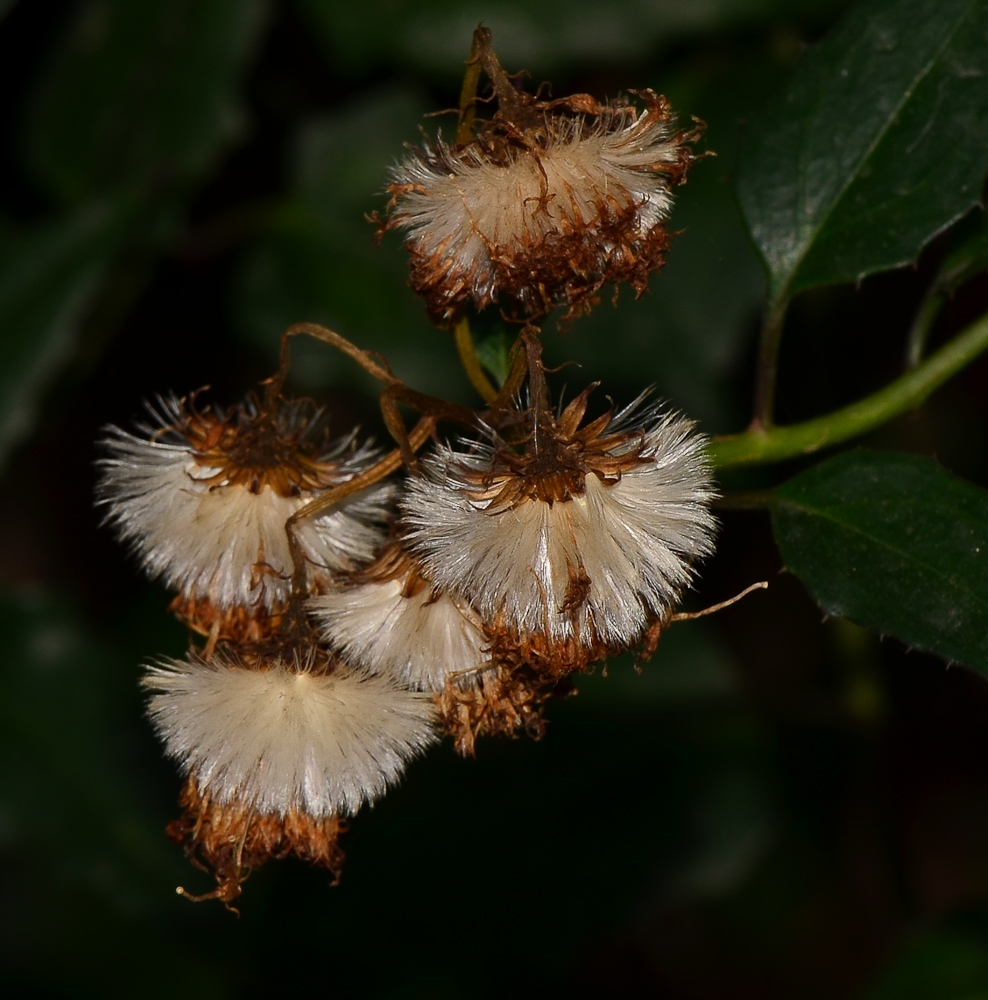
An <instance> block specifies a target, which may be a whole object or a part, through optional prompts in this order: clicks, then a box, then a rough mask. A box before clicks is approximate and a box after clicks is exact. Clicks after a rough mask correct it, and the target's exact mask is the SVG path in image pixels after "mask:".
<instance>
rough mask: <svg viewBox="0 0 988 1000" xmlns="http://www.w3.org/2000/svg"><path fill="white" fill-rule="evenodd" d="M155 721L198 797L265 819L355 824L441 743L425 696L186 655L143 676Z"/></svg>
mask: <svg viewBox="0 0 988 1000" xmlns="http://www.w3.org/2000/svg"><path fill="white" fill-rule="evenodd" d="M142 684H143V686H144V687H145V688H147V689H148V690H150V691H152V692H153V695H152V697H151V700H150V704H149V712H150V715H151V718H152V720H153V722H154V725H155V728H156V730H157V732H158V735H159V736H160V737H161V739H162V740H163V741H164V743H165V747H166V750H167V753H168V755H169V756H170V757H172V758H174V759H175V760H177V761H178V762H179V763H180V764H181V766H182V769H183V770H184V771H185V772H186V773H188V774H192V775H194V776H195V778H196V781H197V782H198V786H199V791H200V793H204V792H207V791H208V792H209V793H210V794H211V795H212V796H213V798H214V799H215V800H216V801H218V802H219V803H221V804H229V803H240V804H243V805H244V806H245V807H253V808H254V809H256V810H257V811H258V812H260V813H277V814H279V815H282V816H283V815H284V814H285V813H286V812H287V811H288V810H290V809H298V810H302V811H304V812H306V813H308V814H309V815H310V816H314V817H317V818H321V817H324V816H329V815H332V814H340V815H349V814H353V813H355V812H356V811H357V809H358V808H360V806H361V805H363V804H365V803H372V802H374V800H375V799H377V798H379V797H380V796H381V795H382V794H383V793H384V792H385V790H386V789H387V787H388V786H389V785H391V784H393V783H394V782H395V781H397V780H398V778H399V777H400V775H401V773H402V771H403V770H404V768H405V764H406V763H407V762H408V761H409V760H410V759H411V758H413V757H415V756H416V755H417V754H419V753H420V752H421V751H422V750H424V749H425V748H426V747H427V746H429V744H431V743H433V742H434V741H435V734H434V732H433V728H432V727H433V719H434V707H433V705H432V701H431V699H430V698H428V697H427V696H425V695H422V694H418V693H416V692H414V691H406V690H402V689H400V688H398V687H397V686H396V685H395V684H393V683H392V682H390V681H388V680H386V679H384V678H382V677H374V676H371V675H369V674H363V673H361V674H356V673H353V672H352V671H344V669H343V668H340V669H338V670H337V671H336V672H334V673H332V674H330V675H328V676H327V675H324V674H316V673H308V672H306V671H304V670H303V671H301V672H295V671H292V670H289V669H287V667H286V666H285V665H284V664H283V663H281V662H277V661H275V662H273V663H272V665H271V667H270V669H264V670H249V669H245V668H243V667H242V666H239V665H238V664H237V662H235V661H233V660H230V659H218V658H214V659H213V660H212V661H210V662H205V661H203V660H202V659H200V658H198V657H197V656H195V654H192V655H190V657H189V659H188V660H178V661H176V660H169V661H166V662H163V663H160V664H158V665H157V666H152V667H148V672H147V674H146V676H145V677H144V678H143V680H142Z"/></svg>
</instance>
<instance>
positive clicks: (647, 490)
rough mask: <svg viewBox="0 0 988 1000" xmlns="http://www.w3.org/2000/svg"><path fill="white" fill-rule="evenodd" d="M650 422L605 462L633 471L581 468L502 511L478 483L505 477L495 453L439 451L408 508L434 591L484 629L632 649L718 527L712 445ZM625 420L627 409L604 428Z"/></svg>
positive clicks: (683, 429) (685, 580) (668, 421)
mask: <svg viewBox="0 0 988 1000" xmlns="http://www.w3.org/2000/svg"><path fill="white" fill-rule="evenodd" d="M645 419H646V420H648V423H649V426H648V427H647V428H646V429H643V430H642V433H641V435H640V436H639V437H638V438H637V439H635V440H633V441H626V442H625V443H624V444H622V445H620V446H618V447H616V448H614V449H612V450H611V451H610V452H607V453H605V455H604V458H605V459H610V458H614V459H622V458H629V459H637V460H636V461H632V462H631V463H630V467H629V468H627V469H626V470H625V471H623V472H622V473H621V474H620V476H619V477H617V478H616V479H611V480H608V479H606V478H603V477H601V476H599V475H598V474H596V473H595V472H586V473H585V474H583V475H582V476H581V477H580V482H579V484H578V487H579V488H577V489H575V490H573V491H571V494H572V495H570V496H569V497H568V498H567V499H556V500H554V501H551V500H550V501H547V500H544V499H539V498H538V497H537V496H526V497H523V498H522V499H520V500H517V502H513V503H511V504H499V503H497V502H495V500H493V499H491V497H490V495H489V491H487V493H485V491H483V490H478V485H477V484H478V482H481V483H483V482H490V481H497V480H498V478H499V475H500V473H499V471H498V468H497V466H498V459H497V449H494V448H490V447H485V446H475V447H474V448H473V449H472V450H470V451H468V452H458V451H454V450H453V449H450V448H447V447H440V448H438V449H437V450H436V452H435V453H434V454H432V455H431V456H430V457H428V458H427V459H426V460H425V461H424V463H423V465H424V468H425V475H424V476H423V477H420V478H417V479H413V480H411V481H410V482H409V487H408V490H407V494H406V498H405V499H404V501H403V504H402V506H403V512H404V519H405V521H406V523H407V524H408V525H409V526H410V530H409V535H408V544H409V546H410V548H411V549H412V550H413V551H414V552H415V553H416V554H417V555H418V556H419V557H420V558H421V560H422V562H423V564H424V566H425V568H426V572H427V573H428V574H429V576H430V577H431V578H432V579H433V580H434V581H435V583H436V585H437V586H439V587H442V588H446V589H449V590H451V591H453V592H454V593H457V594H460V595H461V596H463V597H464V598H466V599H468V600H469V601H470V602H471V603H472V604H473V605H474V607H476V609H477V610H478V612H479V613H480V615H481V617H482V618H483V619H484V621H485V622H487V623H493V622H503V624H505V625H506V626H507V627H508V628H510V629H512V630H515V631H516V632H518V633H519V634H521V635H523V636H524V635H533V634H541V635H545V636H546V637H547V638H549V639H550V640H554V641H567V640H570V639H574V640H577V641H578V642H580V643H582V644H584V645H588V646H589V645H593V644H594V643H595V641H599V642H602V643H604V644H605V645H607V646H609V647H622V646H627V645H631V644H633V643H634V642H636V641H637V640H638V639H639V638H640V637H641V635H642V632H643V631H644V629H645V628H646V627H647V626H648V625H649V623H650V622H651V621H654V620H656V619H659V620H661V619H663V618H665V617H666V616H668V614H669V613H670V612H671V610H672V609H673V608H674V606H675V605H676V603H677V601H678V599H679V595H680V594H681V592H682V590H683V589H684V588H685V587H686V586H687V585H688V584H689V583H690V580H691V579H692V576H693V564H694V563H695V562H696V561H697V560H698V559H700V558H701V557H703V556H706V555H708V554H709V553H710V552H711V551H712V550H713V533H714V530H715V527H716V522H715V520H714V518H713V516H712V515H711V513H710V509H709V507H710V502H711V500H712V499H713V497H714V496H715V491H714V488H713V484H712V481H711V474H710V468H709V464H708V462H707V459H706V455H705V450H704V449H705V444H706V439H705V438H703V437H702V436H701V435H698V434H696V433H695V432H694V428H693V424H692V423H691V422H690V421H688V420H685V419H683V418H682V417H679V416H676V415H669V414H665V415H662V414H660V413H658V412H657V411H655V410H652V411H650V412H649V413H648V414H646V415H645ZM626 423H627V411H626V413H625V414H624V415H622V416H621V417H619V418H618V419H616V420H615V421H614V422H613V423H612V425H611V427H610V428H609V430H613V429H614V428H615V427H617V426H621V425H622V424H626ZM502 472H503V470H502Z"/></svg>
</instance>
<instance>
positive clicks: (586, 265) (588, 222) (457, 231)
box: [380, 29, 703, 325]
mask: <svg viewBox="0 0 988 1000" xmlns="http://www.w3.org/2000/svg"><path fill="white" fill-rule="evenodd" d="M475 38H476V41H475V45H477V44H478V43H479V54H478V56H477V58H478V59H479V61H480V62H481V65H482V66H483V68H484V70H485V72H486V73H487V75H488V77H489V78H490V80H491V83H492V84H493V87H494V92H495V95H496V97H497V101H498V110H497V112H496V113H495V114H494V116H493V117H492V118H491V119H490V120H489V121H482V122H479V124H478V125H477V128H476V131H475V134H474V135H473V137H472V138H469V139H467V141H459V142H455V143H453V144H452V145H449V144H447V143H445V142H444V141H443V139H442V137H441V136H440V137H439V138H437V139H436V141H435V143H434V144H431V145H430V144H425V145H423V146H422V147H421V148H413V149H412V150H411V152H410V153H409V154H408V155H407V156H406V157H405V159H404V161H403V162H402V163H400V164H399V165H398V166H397V167H396V168H395V169H394V170H393V172H392V183H391V185H390V186H389V187H388V191H389V192H390V194H391V196H392V197H391V201H390V203H389V206H388V218H387V221H386V222H384V223H383V224H382V226H381V229H380V232H384V231H387V230H390V229H395V228H398V229H401V230H403V231H405V232H406V233H407V236H406V245H407V247H408V250H409V253H410V254H411V283H412V287H413V288H414V289H415V291H416V292H417V293H418V294H419V295H422V296H423V297H424V298H425V301H426V307H427V309H428V311H429V314H430V316H431V317H432V319H433V321H434V322H436V323H437V324H438V325H449V324H451V323H452V322H454V321H455V320H456V319H457V316H458V314H459V312H460V311H461V309H462V307H463V306H464V305H465V304H466V303H467V302H470V301H472V302H473V304H474V306H475V307H476V308H477V309H483V308H484V307H485V306H488V305H492V304H494V303H497V302H499V303H500V304H501V307H502V310H503V311H505V312H506V313H508V314H511V315H515V316H517V317H519V318H523V319H535V318H537V317H539V316H541V315H542V314H544V313H545V312H547V311H548V310H549V309H551V308H552V307H553V306H555V305H558V304H562V305H565V306H567V307H568V313H567V318H569V317H571V316H574V315H577V314H578V313H579V312H581V311H584V310H587V309H589V308H590V306H591V305H592V304H593V302H594V301H596V297H597V293H598V292H599V291H600V289H601V288H602V287H603V286H604V285H606V284H611V283H613V284H618V283H620V282H628V283H629V284H630V285H631V287H632V288H633V289H634V290H635V293H636V294H637V295H640V294H641V293H642V292H643V291H644V290H645V288H646V287H647V284H648V276H649V274H650V273H651V272H652V271H654V270H656V269H658V268H659V267H661V266H662V264H663V263H664V255H665V252H666V250H667V249H668V248H669V234H668V232H667V231H666V228H665V220H666V218H667V216H668V214H669V209H670V207H671V204H672V191H671V189H672V187H673V186H674V185H676V184H680V183H682V182H683V181H684V180H685V179H686V175H687V172H688V169H689V167H690V165H691V164H692V162H693V160H694V155H693V152H692V150H691V148H690V145H689V144H690V143H692V142H695V141H696V140H697V138H698V137H699V135H700V133H701V131H702V127H703V126H702V123H697V124H696V125H695V126H694V128H693V129H692V130H690V131H685V132H684V131H676V128H675V122H674V119H673V116H672V113H671V111H670V108H669V104H668V101H667V100H666V98H664V97H661V96H659V95H657V94H655V93H654V92H653V91H651V90H642V91H632V93H633V94H635V95H636V96H638V97H639V98H640V99H641V101H642V103H643V105H644V110H641V111H639V110H638V109H637V108H636V107H634V106H633V105H631V104H629V103H628V102H627V101H621V100H619V101H614V102H611V103H607V104H600V103H598V102H597V101H596V100H594V99H593V98H592V97H590V96H589V95H587V94H576V95H573V96H572V97H569V98H563V99H559V100H551V101H546V100H540V99H539V98H538V97H536V96H532V95H530V94H527V93H525V92H523V91H521V90H518V89H516V88H515V85H514V82H513V80H512V79H511V78H509V77H508V76H507V74H506V73H505V72H504V70H503V69H502V68H501V66H500V64H499V63H498V61H497V58H496V56H495V55H494V53H493V51H492V50H491V48H490V37H489V33H485V32H484V30H483V29H480V31H478V35H477V36H475ZM461 138H462V136H461Z"/></svg>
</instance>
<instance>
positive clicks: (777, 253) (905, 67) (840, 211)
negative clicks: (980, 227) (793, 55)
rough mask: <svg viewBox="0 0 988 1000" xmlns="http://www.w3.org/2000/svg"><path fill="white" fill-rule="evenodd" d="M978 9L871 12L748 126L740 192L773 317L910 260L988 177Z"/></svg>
mask: <svg viewBox="0 0 988 1000" xmlns="http://www.w3.org/2000/svg"><path fill="white" fill-rule="evenodd" d="M986 46H988V4H985V3H984V2H983V0H871V2H869V3H864V4H862V5H861V6H859V7H857V8H855V9H854V10H853V11H852V13H851V14H850V15H849V17H848V18H847V20H846V21H845V22H844V23H843V25H842V26H841V27H840V29H838V30H837V31H836V32H835V33H834V34H833V35H832V36H831V37H829V38H828V39H827V40H826V41H824V42H823V43H821V44H820V45H818V46H817V47H816V48H814V49H813V50H811V51H810V52H809V53H808V54H807V56H806V57H805V58H804V59H803V61H802V62H801V63H800V65H799V66H798V67H797V69H796V71H795V73H794V75H793V78H792V81H791V83H790V85H789V87H788V89H787V90H786V91H785V92H784V93H783V94H781V95H780V96H779V98H778V99H777V100H776V101H774V102H773V104H772V105H771V106H770V108H769V109H768V110H767V111H766V113H765V114H764V115H763V116H762V117H760V118H758V119H753V120H752V121H751V122H750V124H749V126H748V143H747V147H746V149H745V151H744V156H743V159H742V164H741V169H740V171H739V176H738V190H739V195H740V199H741V204H742V207H743V210H744V214H745V217H746V219H747V222H748V226H749V228H750V230H751V233H752V235H753V237H754V239H755V243H756V244H757V245H758V247H759V249H760V251H761V253H762V257H763V258H764V262H765V265H766V267H767V269H768V272H769V276H770V285H771V289H770V298H771V301H772V303H773V305H776V306H777V305H779V304H780V303H782V302H783V301H784V300H785V298H786V297H788V296H790V295H792V294H794V293H795V292H797V291H799V290H800V289H803V288H810V287H812V286H814V285H821V284H830V283H836V282H842V281H855V280H858V279H860V278H862V277H864V276H865V275H867V274H871V273H873V272H876V271H882V270H886V269H889V268H894V267H899V266H902V265H904V264H907V263H909V262H910V261H912V260H914V259H915V258H916V256H917V254H918V253H919V251H920V250H921V249H922V247H923V246H924V245H925V244H926V243H927V242H928V241H929V240H930V238H931V237H933V236H934V235H935V234H936V233H938V232H939V231H940V230H942V229H943V228H944V227H946V226H947V225H949V224H950V223H951V222H953V221H955V220H956V219H958V218H959V217H960V216H961V215H963V214H964V213H965V212H967V211H968V210H969V209H970V208H971V207H972V206H973V205H974V204H976V203H977V202H978V200H979V198H980V194H981V182H982V179H983V178H984V176H985V171H986V169H988V72H986V71H985V65H986V63H985V52H986Z"/></svg>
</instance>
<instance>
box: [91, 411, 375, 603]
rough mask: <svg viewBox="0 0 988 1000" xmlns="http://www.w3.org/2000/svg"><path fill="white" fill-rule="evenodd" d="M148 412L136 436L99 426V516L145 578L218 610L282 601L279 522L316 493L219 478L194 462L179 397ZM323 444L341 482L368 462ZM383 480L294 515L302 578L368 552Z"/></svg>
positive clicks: (286, 566) (346, 565)
mask: <svg viewBox="0 0 988 1000" xmlns="http://www.w3.org/2000/svg"><path fill="white" fill-rule="evenodd" d="M160 407H161V413H160V414H159V413H158V412H156V411H155V410H154V409H152V410H151V412H152V415H153V416H154V418H155V423H156V424H157V426H154V425H150V424H149V425H145V426H142V427H141V428H140V430H141V432H142V434H141V436H136V435H134V434H130V433H128V432H126V431H123V430H121V429H119V428H117V427H110V428H108V429H107V431H106V435H105V437H104V439H103V445H104V447H105V449H106V450H107V452H108V453H109V454H108V457H106V458H104V459H102V460H101V462H100V464H101V466H102V470H103V471H102V479H101V481H100V484H99V487H98V497H99V503H100V504H102V505H105V506H106V507H107V510H108V513H107V518H106V519H107V521H109V522H110V523H112V524H113V525H114V527H116V529H117V531H118V533H119V535H120V536H121V538H123V539H124V540H125V541H127V542H129V543H130V544H131V546H132V548H133V549H134V551H135V552H136V553H137V554H138V556H139V557H140V559H141V561H142V562H143V564H144V567H145V569H146V570H147V572H148V573H149V575H151V576H152V577H155V578H158V577H160V578H161V579H163V580H164V582H165V583H166V584H167V585H168V586H169V587H171V588H173V589H175V590H178V591H180V592H181V594H182V596H183V597H186V598H197V599H202V598H208V599H209V600H210V601H212V602H213V603H215V604H216V605H218V606H219V607H222V608H230V607H233V606H246V607H250V606H254V605H262V606H264V607H266V608H267V609H269V610H270V609H271V608H272V607H274V606H275V605H277V604H280V603H282V602H284V601H285V600H287V598H288V596H289V593H290V581H289V577H290V575H291V572H292V560H291V554H290V551H289V546H288V536H287V533H286V530H285V522H286V521H287V520H288V518H289V517H291V516H292V515H293V514H294V513H295V512H296V511H298V510H299V509H300V508H302V507H303V506H305V505H306V504H307V503H309V502H310V501H311V500H312V499H313V498H314V497H315V496H317V495H318V494H317V493H316V492H315V491H313V490H307V489H299V490H296V491H295V492H294V494H293V495H287V496H285V495H282V494H281V493H279V492H278V491H276V490H275V489H273V488H272V487H271V486H270V485H267V484H266V483H263V482H262V483H261V484H260V486H259V488H256V490H255V489H252V488H251V487H250V485H249V484H245V483H243V482H240V481H234V482H229V481H226V482H225V481H224V480H223V475H224V470H223V468H222V467H218V466H210V465H204V464H203V462H202V461H201V458H200V460H198V461H197V456H196V452H195V449H194V447H193V446H192V445H191V444H190V442H189V441H188V440H187V439H186V438H184V437H183V435H182V434H181V433H180V432H179V431H178V430H177V429H176V427H177V426H180V425H181V421H182V419H183V417H184V413H183V409H182V402H181V401H178V400H175V399H166V400H162V401H161V403H160ZM347 444H348V442H347V441H344V442H342V443H338V444H337V445H335V446H334V447H333V448H332V449H331V450H330V452H329V454H328V456H327V462H335V463H337V464H338V469H337V470H336V472H337V475H336V481H337V482H343V481H345V480H347V479H350V478H352V477H353V476H355V475H357V474H359V473H360V472H361V471H363V470H364V469H365V468H367V467H368V466H369V465H370V464H372V463H373V461H374V458H375V453H374V452H373V451H372V450H370V449H367V448H361V449H351V450H347V448H346V445H347ZM392 495H393V494H392V490H391V488H390V487H389V486H385V485H382V486H377V487H372V488H371V489H370V490H367V491H365V492H363V493H360V494H356V495H354V496H352V497H349V498H347V499H345V500H344V501H343V502H342V503H340V504H339V505H337V506H336V507H335V508H334V509H333V510H332V511H330V512H329V513H326V514H323V515H321V516H316V517H312V518H306V519H303V520H301V521H299V522H298V524H297V527H296V535H297V538H298V540H299V542H300V544H301V547H302V551H303V553H304V555H305V556H306V558H307V560H308V564H309V565H308V568H309V571H310V576H311V575H315V574H319V573H325V574H330V573H334V572H342V571H345V570H349V569H352V568H354V567H355V566H356V565H358V564H359V563H362V562H367V561H368V560H370V559H371V558H372V557H373V555H374V552H375V550H376V548H377V546H378V545H379V544H380V542H381V539H382V535H383V531H382V524H383V522H384V521H385V520H386V519H387V517H388V507H389V503H390V501H391V498H392Z"/></svg>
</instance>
